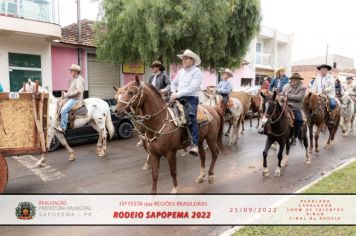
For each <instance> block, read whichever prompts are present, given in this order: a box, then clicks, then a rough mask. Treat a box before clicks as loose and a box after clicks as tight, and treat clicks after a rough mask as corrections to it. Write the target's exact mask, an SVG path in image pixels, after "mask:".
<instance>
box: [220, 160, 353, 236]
mask: <svg viewBox="0 0 356 236" xmlns="http://www.w3.org/2000/svg"><path fill="white" fill-rule="evenodd" d="M354 162H356V157H354V158H351V159H350V160H348V161H346V162H345V163H343V164H341V165H340V166H338V167H336V168H335V169H333V170H331V171H329V172H328V173H326V174H325V175H323V176H322V177H320V178H318V179H316V180H314V181H313V182H311V183H310V184H307V185H306V186H304V187H302V188H300V189H298V190H297V191H296V192H294V193H302V192H304V191H305V190H307V189H308V188H310V187H311V186H313V185H315V184H317V183H319V182H320V181H321V180H323V179H325V178H326V177H328V176H329V175H331V174H332V173H334V172H336V171H338V170H340V169H343V168H345V167H346V166H348V165H351V164H352V163H354ZM286 198H289V196H287V197H286ZM284 200H285V199H283V200H280V201H279V202H283V201H284ZM273 205H278V202H276V203H275V204H273ZM244 227H246V226H234V227H233V228H231V229H228V230H226V231H224V232H222V233H221V234H220V236H230V235H232V234H234V233H236V232H237V231H239V230H241V229H242V228H244Z"/></svg>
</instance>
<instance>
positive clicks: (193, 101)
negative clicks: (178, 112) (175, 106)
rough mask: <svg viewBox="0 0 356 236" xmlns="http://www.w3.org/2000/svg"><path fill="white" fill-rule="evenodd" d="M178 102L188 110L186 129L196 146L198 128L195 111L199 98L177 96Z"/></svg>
mask: <svg viewBox="0 0 356 236" xmlns="http://www.w3.org/2000/svg"><path fill="white" fill-rule="evenodd" d="M179 102H180V103H182V104H183V105H184V106H185V107H186V109H187V111H188V116H189V122H188V129H189V131H190V134H191V136H192V142H193V145H195V146H198V143H199V129H198V120H197V113H198V105H199V98H198V97H181V98H179Z"/></svg>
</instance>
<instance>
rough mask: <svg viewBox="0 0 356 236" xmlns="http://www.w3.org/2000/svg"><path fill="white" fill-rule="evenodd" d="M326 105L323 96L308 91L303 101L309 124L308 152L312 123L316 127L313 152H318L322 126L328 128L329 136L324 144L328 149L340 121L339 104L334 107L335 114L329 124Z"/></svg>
mask: <svg viewBox="0 0 356 236" xmlns="http://www.w3.org/2000/svg"><path fill="white" fill-rule="evenodd" d="M327 106H328V104H326V102H325V100H324V98H322V97H321V96H319V95H317V94H314V93H309V94H308V95H307V96H306V97H305V98H304V102H303V109H304V112H305V114H306V115H307V118H308V126H309V140H310V145H309V152H310V153H312V152H313V146H314V145H313V128H314V125H315V126H316V127H317V130H316V133H315V152H316V153H319V151H320V150H319V143H318V140H319V134H320V131H321V129H322V128H323V127H324V125H326V126H327V128H328V130H329V138H328V141H327V144H326V146H325V149H329V148H330V145H331V142H332V141H333V140H334V137H335V133H336V131H337V128H338V126H339V123H340V106H337V107H336V108H335V111H334V113H335V116H334V124H331V123H330V122H328V119H329V114H328V111H327Z"/></svg>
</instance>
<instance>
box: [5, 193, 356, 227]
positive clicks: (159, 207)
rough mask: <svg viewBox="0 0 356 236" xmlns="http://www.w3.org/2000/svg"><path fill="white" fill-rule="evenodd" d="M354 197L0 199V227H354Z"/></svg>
mask: <svg viewBox="0 0 356 236" xmlns="http://www.w3.org/2000/svg"><path fill="white" fill-rule="evenodd" d="M355 206H356V195H0V225H260V224H263V225H329V224H332V225H356V220H355V219H356V207H355Z"/></svg>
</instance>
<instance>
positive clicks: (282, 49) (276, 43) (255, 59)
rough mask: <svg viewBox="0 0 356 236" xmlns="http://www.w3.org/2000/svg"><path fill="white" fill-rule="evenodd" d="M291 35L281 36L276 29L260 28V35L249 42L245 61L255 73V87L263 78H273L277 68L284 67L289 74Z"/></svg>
mask: <svg viewBox="0 0 356 236" xmlns="http://www.w3.org/2000/svg"><path fill="white" fill-rule="evenodd" d="M292 47H293V35H288V34H283V33H280V32H278V31H277V30H276V29H272V28H268V27H265V26H262V27H261V30H260V33H259V34H258V36H257V37H256V38H254V39H253V40H252V42H251V45H250V47H249V50H248V52H247V54H246V56H245V59H246V60H247V61H248V62H250V68H251V69H252V70H254V71H255V73H256V79H255V81H254V84H255V85H260V84H262V82H263V78H264V77H272V76H274V71H275V70H276V69H277V68H280V67H284V68H286V69H287V74H290V72H291V65H292Z"/></svg>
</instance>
